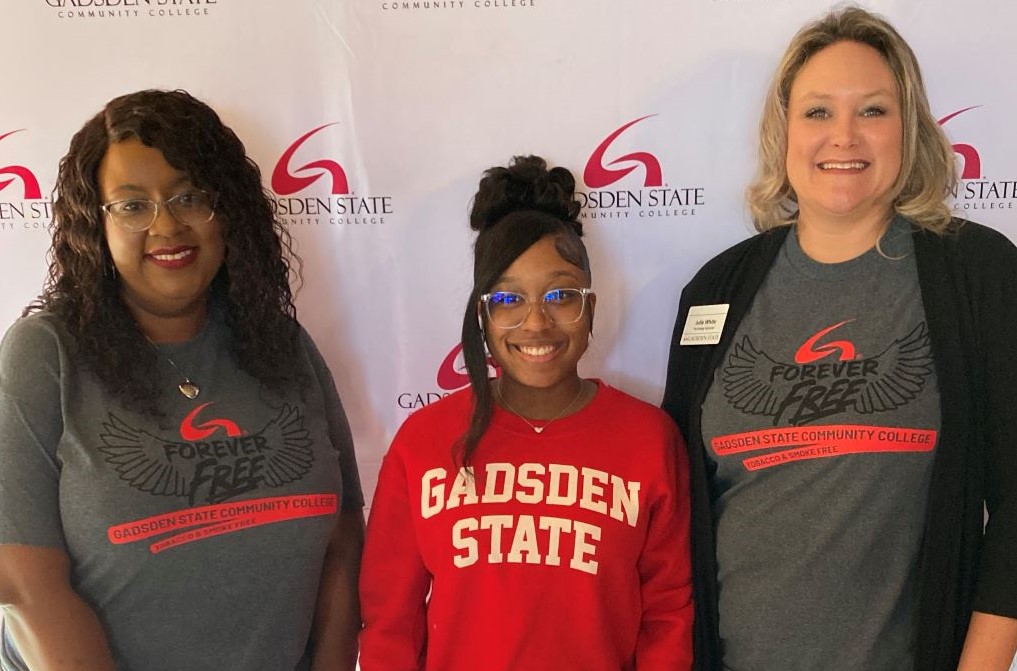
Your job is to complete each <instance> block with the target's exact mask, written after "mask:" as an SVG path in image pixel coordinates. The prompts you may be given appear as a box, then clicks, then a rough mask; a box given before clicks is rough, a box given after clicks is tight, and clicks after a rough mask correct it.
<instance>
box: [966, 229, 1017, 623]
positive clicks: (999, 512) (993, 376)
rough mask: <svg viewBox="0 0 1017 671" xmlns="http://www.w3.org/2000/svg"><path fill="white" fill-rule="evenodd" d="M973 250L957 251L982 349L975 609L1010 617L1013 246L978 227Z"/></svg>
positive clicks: (1015, 466) (1016, 386)
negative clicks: (966, 270) (981, 513)
mask: <svg viewBox="0 0 1017 671" xmlns="http://www.w3.org/2000/svg"><path fill="white" fill-rule="evenodd" d="M971 237H972V238H974V239H975V240H977V242H978V244H977V249H971V250H965V254H964V255H965V257H966V258H965V261H966V262H968V263H970V264H971V267H972V268H973V270H972V273H973V277H976V278H977V279H976V280H975V281H973V282H972V283H971V286H970V287H969V289H970V290H971V291H972V293H973V295H972V297H971V298H972V306H973V307H974V309H975V313H974V318H975V324H976V327H977V328H978V334H979V340H980V345H981V348H980V349H981V351H982V354H983V357H984V359H983V361H981V362H980V363H981V365H982V369H983V370H982V376H983V377H982V379H983V381H984V382H983V385H982V387H983V388H982V389H981V390H980V391H979V392H977V393H979V394H980V395H981V399H980V401H981V403H980V405H981V408H982V409H983V410H982V412H983V419H984V422H985V424H984V431H985V435H986V438H987V440H986V447H985V467H984V476H985V506H986V510H987V511H988V521H987V523H986V526H985V536H984V539H983V545H982V553H981V563H980V566H979V571H978V585H977V589H976V592H975V598H974V603H973V605H974V609H975V610H977V611H981V612H985V613H992V614H995V615H1002V616H1006V617H1012V618H1017V340H1015V338H1017V247H1014V245H1013V243H1012V242H1010V241H1009V240H1008V239H1007V238H1006V237H1005V236H1003V235H1002V234H1000V233H998V232H996V231H993V230H991V229H987V228H984V227H978V228H977V231H974V230H973V231H972V235H971Z"/></svg>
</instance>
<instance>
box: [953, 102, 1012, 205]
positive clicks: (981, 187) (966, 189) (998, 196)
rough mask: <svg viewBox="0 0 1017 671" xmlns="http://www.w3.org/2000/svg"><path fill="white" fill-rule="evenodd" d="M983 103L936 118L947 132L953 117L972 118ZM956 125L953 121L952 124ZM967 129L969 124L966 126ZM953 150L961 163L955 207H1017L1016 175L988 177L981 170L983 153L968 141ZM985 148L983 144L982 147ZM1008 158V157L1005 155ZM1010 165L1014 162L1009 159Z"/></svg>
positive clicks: (978, 112) (955, 144)
mask: <svg viewBox="0 0 1017 671" xmlns="http://www.w3.org/2000/svg"><path fill="white" fill-rule="evenodd" d="M976 110H982V105H972V106H969V107H964V108H961V109H959V110H957V111H956V112H951V113H950V114H947V115H946V116H944V117H943V118H941V119H940V120H939V124H940V125H941V126H943V127H944V129H946V130H948V131H950V130H953V127H952V126H951V127H950V128H947V124H949V123H950V122H951V121H953V120H954V119H957V118H958V117H961V118H963V119H964V120H969V119H970V120H974V118H975V116H977V115H981V114H983V113H984V112H983V111H976ZM955 125H956V124H955ZM969 128H970V126H969ZM952 146H953V150H954V153H955V154H956V155H957V157H958V159H959V161H960V162H961V166H960V167H961V170H960V178H961V183H960V185H959V186H958V188H957V192H956V195H955V198H954V205H953V207H954V210H957V211H962V212H963V211H966V210H1008V211H1009V210H1014V209H1017V178H1003V179H1000V178H999V177H998V176H995V178H993V179H990V178H989V177H987V176H986V174H985V172H984V171H983V169H984V166H985V163H984V162H983V153H984V152H981V151H979V150H978V149H976V148H975V145H974V143H971V142H955V143H954V144H953V145H952ZM982 148H983V149H984V148H985V147H984V146H983V147H982ZM1007 158H1009V156H1008V157H1007ZM1010 165H1011V167H1013V168H1015V174H1017V165H1015V164H1014V162H1013V161H1012V160H1011V162H1010Z"/></svg>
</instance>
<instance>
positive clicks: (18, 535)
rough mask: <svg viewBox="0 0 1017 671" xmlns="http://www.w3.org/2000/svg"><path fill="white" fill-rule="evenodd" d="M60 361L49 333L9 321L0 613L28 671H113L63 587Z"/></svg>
mask: <svg viewBox="0 0 1017 671" xmlns="http://www.w3.org/2000/svg"><path fill="white" fill-rule="evenodd" d="M63 362H64V357H63V354H62V349H61V348H60V346H59V342H58V338H57V336H56V333H55V331H54V330H53V328H52V327H51V326H50V325H49V324H48V323H47V322H43V321H42V320H40V319H38V318H34V319H33V318H29V319H24V320H22V321H20V322H17V323H16V324H15V325H14V326H12V327H11V329H10V330H9V331H8V333H7V335H6V336H5V338H4V340H3V343H2V344H0V605H2V606H3V609H4V624H5V626H6V627H7V629H8V630H9V633H10V636H11V638H12V640H13V642H14V645H15V646H16V647H17V648H18V652H19V653H20V655H21V657H22V658H24V661H25V662H26V664H27V665H28V667H29V668H31V669H32V671H65V670H72V669H73V670H77V671H82V670H87V671H113V669H114V668H115V665H114V663H113V657H112V654H111V652H110V647H109V644H108V642H107V639H106V633H105V631H104V630H103V627H102V625H101V624H100V622H99V619H98V617H97V616H96V613H95V612H93V611H92V609H91V608H90V607H89V605H88V604H86V603H85V601H84V600H82V598H81V597H80V596H79V595H78V594H77V593H76V592H75V590H74V589H73V587H72V586H71V582H70V575H71V560H70V558H69V556H68V553H67V551H66V550H65V549H64V548H65V545H64V537H63V526H62V524H61V515H60V462H59V459H58V457H57V454H56V450H57V447H56V446H57V445H58V443H59V441H60V437H61V435H62V434H63V416H62V414H61V409H62V403H61V396H60V388H61V384H62V381H63V379H64V375H63V372H64V368H63Z"/></svg>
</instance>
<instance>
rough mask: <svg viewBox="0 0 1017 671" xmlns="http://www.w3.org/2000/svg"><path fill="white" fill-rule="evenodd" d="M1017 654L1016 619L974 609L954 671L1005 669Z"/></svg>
mask: <svg viewBox="0 0 1017 671" xmlns="http://www.w3.org/2000/svg"><path fill="white" fill-rule="evenodd" d="M1015 653H1017V620H1015V619H1014V618H1011V617H1002V616H1001V615H990V614H988V613H979V612H977V611H976V612H974V613H972V615H971V624H970V625H969V626H968V635H967V638H965V639H964V652H963V653H961V659H960V664H959V665H958V666H957V671H1008V669H1009V668H1010V664H1011V663H1012V662H1013V660H1014V654H1015Z"/></svg>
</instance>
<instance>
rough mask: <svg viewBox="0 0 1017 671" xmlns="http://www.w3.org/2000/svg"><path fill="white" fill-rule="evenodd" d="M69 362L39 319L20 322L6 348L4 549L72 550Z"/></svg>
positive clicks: (0, 377)
mask: <svg viewBox="0 0 1017 671" xmlns="http://www.w3.org/2000/svg"><path fill="white" fill-rule="evenodd" d="M64 359H65V357H64V356H63V352H62V349H61V347H60V343H59V340H58V338H57V334H56V332H55V330H54V329H53V327H52V325H51V324H47V323H45V322H44V321H43V320H41V319H40V318H38V317H35V318H31V317H30V318H27V319H23V320H21V321H19V322H17V323H15V324H14V326H12V327H11V328H10V330H9V331H8V332H7V334H6V335H5V336H4V339H3V342H2V343H0V544H17V545H38V546H47V547H57V548H65V547H66V546H65V542H64V535H63V527H62V525H61V522H60V463H59V458H58V457H57V446H58V444H59V442H60V437H61V435H62V434H63V415H62V404H61V393H60V390H61V379H62V376H61V369H62V367H63V366H65V365H66V361H65V360H64Z"/></svg>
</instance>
